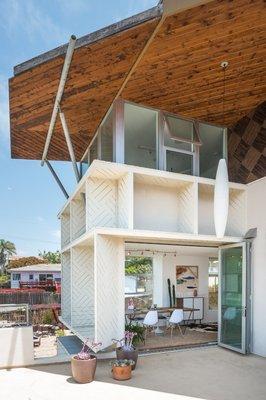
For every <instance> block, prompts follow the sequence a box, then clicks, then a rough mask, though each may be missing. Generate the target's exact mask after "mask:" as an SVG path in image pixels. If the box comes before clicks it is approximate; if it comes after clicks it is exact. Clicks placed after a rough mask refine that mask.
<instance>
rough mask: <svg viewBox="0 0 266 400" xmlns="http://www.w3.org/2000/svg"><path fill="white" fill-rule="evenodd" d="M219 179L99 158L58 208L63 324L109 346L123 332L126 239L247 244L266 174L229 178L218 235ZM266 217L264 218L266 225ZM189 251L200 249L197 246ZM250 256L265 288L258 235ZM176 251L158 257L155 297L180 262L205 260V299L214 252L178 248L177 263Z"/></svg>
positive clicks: (256, 339)
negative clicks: (246, 180) (245, 181)
mask: <svg viewBox="0 0 266 400" xmlns="http://www.w3.org/2000/svg"><path fill="white" fill-rule="evenodd" d="M214 183H215V181H214V180H211V179H206V178H200V177H193V176H188V175H182V174H176V173H171V172H165V171H157V170H151V169H146V168H141V167H134V166H128V165H121V164H116V163H107V162H103V161H94V162H93V163H92V165H91V166H90V167H89V169H88V170H87V172H86V174H85V176H84V177H83V178H82V180H81V182H80V183H79V185H78V186H77V189H76V191H75V193H74V194H73V195H72V196H71V198H70V199H69V201H68V202H67V203H66V205H65V207H64V208H63V210H62V211H61V213H60V218H61V224H62V266H63V267H62V268H63V272H62V280H63V283H62V285H63V286H62V320H63V321H64V323H65V324H66V325H68V326H69V327H71V329H72V330H73V331H74V332H75V333H76V334H77V335H78V336H79V337H81V338H82V339H85V337H87V336H91V335H92V336H95V338H96V340H101V341H103V343H104V346H105V347H107V346H109V345H110V343H111V339H112V338H113V337H120V336H121V335H122V332H123V329H124V313H125V306H124V285H125V283H124V282H125V273H124V260H125V254H126V249H130V246H129V245H127V243H132V242H134V243H139V246H140V250H141V251H142V252H143V249H145V248H147V247H149V245H147V244H146V245H144V246H145V247H143V245H141V243H149V244H150V247H151V248H154V247H153V246H154V245H152V243H158V242H159V243H160V244H171V245H172V246H173V245H175V244H176V245H179V246H180V245H181V246H182V245H186V246H190V245H191V246H196V247H199V248H200V247H203V248H206V246H209V247H210V248H211V249H210V255H213V254H215V253H214V252H213V249H214V248H216V250H217V253H216V254H217V255H218V249H219V247H220V246H223V245H229V244H237V243H241V242H243V236H244V235H245V233H246V232H247V230H248V229H249V228H253V227H255V226H258V223H257V224H256V225H255V224H254V223H252V221H253V215H254V217H255V215H256V214H259V215H260V214H262V213H263V211H262V208H263V205H262V202H261V201H257V202H256V207H255V208H254V207H253V199H252V198H253V196H254V195H257V196H259V193H260V195H261V197H263V196H264V195H265V191H266V178H263V179H261V180H259V181H257V182H253V183H251V184H249V185H242V184H237V183H230V184H229V192H230V197H229V199H230V200H229V217H228V222H227V228H226V236H224V237H223V238H222V239H218V238H217V237H216V235H215V232H214V226H213V218H214V217H213V189H214ZM84 195H85V197H86V202H84ZM166 204H167V207H166ZM157 216H158V217H157ZM254 221H255V220H254ZM258 222H259V221H258ZM264 223H265V221H263V220H260V224H262V225H263V227H262V229H265V224H264ZM78 232H82V233H81V234H80V235H79V234H78ZM136 246H137V245H136V244H134V248H136ZM177 249H178V248H177ZM191 253H192V254H195V251H193V248H192V251H191ZM205 253H206V254H208V252H206V251H205ZM252 254H253V256H252V281H253V284H254V282H257V288H259V287H260V285H262V288H263V283H262V282H263V281H262V280H259V278H258V277H259V276H264V272H263V266H262V265H263V258H264V256H265V247H264V240H262V239H261V240H260V239H259V236H258V238H256V239H255V241H254V248H253V251H252ZM169 257H170V256H169ZM171 257H172V263H171V262H169V260H167V257H163V256H159V257H158V256H157V257H156V259H155V272H154V274H155V276H154V294H153V295H154V303H157V304H158V306H167V305H168V298H167V288H166V279H167V278H168V277H171V278H172V281H174V279H175V275H174V274H175V269H174V266H175V265H176V264H181V265H183V264H188V265H199V266H200V265H202V267H201V268H200V273H201V274H203V276H202V277H200V278H199V280H200V285H201V286H202V285H204V283H205V288H200V290H201V293H200V294H203V295H204V294H205V297H206V298H207V296H206V291H207V288H206V284H207V262H208V256H205V258H204V257H202V256H201V255H200V254H198V255H196V256H195V255H194V256H193V260H191V256H188V253H186V256H184V255H183V256H178V250H177V256H176V257H175V259H174V261H173V256H171ZM169 265H170V270H169ZM204 266H205V270H204ZM167 268H168V270H167ZM204 274H205V278H204ZM264 278H265V277H264ZM260 279H261V278H260ZM258 280H259V282H258ZM257 290H259V289H257ZM257 290H255V289H254V288H253V295H252V297H253V298H254V300H253V301H252V307H253V322H252V330H253V339H252V340H253V341H252V351H254V352H256V353H258V354H265V353H264V351H265V349H264V346H265V341H264V338H265V332H264V330H263V329H261V328H258V327H257V326H259V325H263V317H262V318H261V317H259V315H261V314H260V312H261V310H260V308H261V307H264V306H263V304H264V299H263V297H258V295H257ZM204 319H205V320H209V321H215V320H217V314H216V315H215V313H212V312H211V311H208V312H206V313H205V315H204ZM106 327H108V329H107V328H106ZM255 332H256V333H255Z"/></svg>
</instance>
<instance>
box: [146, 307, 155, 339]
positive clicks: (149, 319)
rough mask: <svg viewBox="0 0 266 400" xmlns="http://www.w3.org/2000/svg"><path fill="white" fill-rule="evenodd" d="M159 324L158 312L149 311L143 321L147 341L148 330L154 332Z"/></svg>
mask: <svg viewBox="0 0 266 400" xmlns="http://www.w3.org/2000/svg"><path fill="white" fill-rule="evenodd" d="M157 324H158V312H157V311H156V310H151V311H148V312H147V314H146V315H145V317H144V320H143V326H144V327H145V341H146V337H147V332H148V330H152V329H154V328H155V327H156V325H157Z"/></svg>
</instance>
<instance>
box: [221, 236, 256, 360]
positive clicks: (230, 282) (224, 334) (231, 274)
mask: <svg viewBox="0 0 266 400" xmlns="http://www.w3.org/2000/svg"><path fill="white" fill-rule="evenodd" d="M249 254H250V252H249V243H246V242H244V243H237V244H233V245H228V246H222V247H221V248H220V251H219V267H220V268H219V306H218V310H219V331H218V343H219V345H220V346H223V347H226V348H228V349H231V350H234V351H237V352H240V353H244V354H245V353H247V352H249V344H250V333H249V332H250V257H249Z"/></svg>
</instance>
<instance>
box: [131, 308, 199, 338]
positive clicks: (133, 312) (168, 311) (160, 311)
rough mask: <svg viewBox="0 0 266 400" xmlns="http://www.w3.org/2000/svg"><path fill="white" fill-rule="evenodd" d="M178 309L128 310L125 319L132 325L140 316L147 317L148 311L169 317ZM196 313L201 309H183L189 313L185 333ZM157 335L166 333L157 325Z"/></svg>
mask: <svg viewBox="0 0 266 400" xmlns="http://www.w3.org/2000/svg"><path fill="white" fill-rule="evenodd" d="M177 309H178V307H157V308H150V309H148V308H135V309H132V310H131V309H126V311H125V319H126V323H127V322H128V321H129V322H130V323H131V322H132V321H134V320H135V319H136V317H140V316H145V315H146V314H147V312H148V311H157V312H158V315H164V314H169V316H170V315H171V314H172V312H173V311H174V310H177ZM194 311H199V308H190V307H184V308H183V312H184V313H185V312H188V313H189V314H188V318H187V319H186V320H184V321H183V322H184V325H185V331H184V333H185V332H186V330H187V326H188V324H189V321H191V320H192V319H191V316H192V314H193V312H194ZM155 334H156V335H163V334H164V331H163V330H162V329H160V328H159V326H158V325H157V327H156V329H155Z"/></svg>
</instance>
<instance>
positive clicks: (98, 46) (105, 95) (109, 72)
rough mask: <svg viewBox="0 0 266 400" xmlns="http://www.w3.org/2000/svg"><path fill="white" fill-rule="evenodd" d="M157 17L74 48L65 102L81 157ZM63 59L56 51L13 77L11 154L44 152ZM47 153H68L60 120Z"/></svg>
mask: <svg viewBox="0 0 266 400" xmlns="http://www.w3.org/2000/svg"><path fill="white" fill-rule="evenodd" d="M157 22H158V20H157V19H156V20H152V21H149V22H146V23H145V24H144V26H137V27H135V28H132V29H130V30H128V31H124V32H122V33H120V34H117V35H114V36H112V37H109V38H106V39H104V40H103V41H101V42H99V43H94V44H93V45H90V46H86V47H82V48H79V49H77V50H76V51H75V53H74V56H73V60H72V64H71V69H70V72H69V76H68V80H67V83H66V87H65V92H64V96H63V98H62V103H61V108H62V110H63V111H64V112H65V115H66V118H67V120H68V125H69V129H70V132H71V136H72V141H73V147H74V149H75V152H76V156H77V158H78V159H79V158H80V157H81V156H82V155H83V153H84V151H85V149H86V147H87V146H88V144H89V141H90V138H91V137H92V135H93V134H94V133H95V130H96V128H97V126H98V124H99V122H100V120H101V118H102V117H103V115H104V114H105V112H106V111H107V109H108V108H109V106H110V104H111V103H112V100H113V98H114V96H115V94H116V92H117V91H118V89H119V88H120V86H121V84H122V82H123V79H124V77H125V75H126V74H127V72H128V70H129V69H130V67H131V65H132V64H133V63H134V61H135V59H136V57H137V56H138V54H139V52H140V51H141V49H142V47H143V46H144V45H145V43H146V41H147V40H148V38H149V37H150V34H151V32H153V30H154V27H155V26H156V25H157ZM62 63H63V58H62V57H58V58H56V59H54V60H52V61H51V62H47V63H45V64H43V65H39V66H38V67H36V68H33V69H32V70H29V71H26V72H24V73H22V74H20V75H18V76H16V77H14V78H12V79H11V80H10V113H11V141H12V146H11V147H12V156H13V157H18V158H19V157H21V155H22V156H23V157H25V156H26V158H32V159H39V158H40V157H41V154H42V150H43V145H44V140H45V136H46V133H47V129H48V125H49V121H50V115H51V110H52V107H53V101H54V97H55V94H56V90H57V87H58V82H59V77H60V72H61V68H62ZM33 144H34V146H33ZM48 157H49V158H50V159H68V158H69V156H68V151H67V147H66V144H65V139H64V136H63V132H62V129H61V125H60V123H59V121H57V122H56V125H55V130H54V135H53V138H52V141H51V145H50V150H49V153H48Z"/></svg>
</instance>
